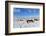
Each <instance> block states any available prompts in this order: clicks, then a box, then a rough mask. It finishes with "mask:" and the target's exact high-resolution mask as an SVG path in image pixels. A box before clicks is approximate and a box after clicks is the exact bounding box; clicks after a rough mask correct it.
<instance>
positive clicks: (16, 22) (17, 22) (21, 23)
mask: <svg viewBox="0 0 46 36" xmlns="http://www.w3.org/2000/svg"><path fill="white" fill-rule="evenodd" d="M39 24H40V20H38V21H34V22H30V23H27V20H26V19H23V20H22V21H20V20H15V19H14V28H31V27H32V28H33V27H36V28H37V27H39Z"/></svg>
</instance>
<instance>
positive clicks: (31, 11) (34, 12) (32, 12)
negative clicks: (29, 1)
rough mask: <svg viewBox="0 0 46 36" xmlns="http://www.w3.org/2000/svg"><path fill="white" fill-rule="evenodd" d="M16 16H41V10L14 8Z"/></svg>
mask: <svg viewBox="0 0 46 36" xmlns="http://www.w3.org/2000/svg"><path fill="white" fill-rule="evenodd" d="M13 12H14V13H13V14H14V16H39V15H40V10H39V9H38V8H37V9H36V8H14V9H13Z"/></svg>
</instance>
